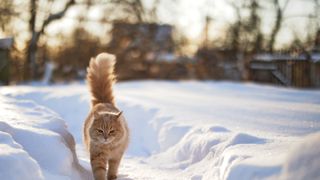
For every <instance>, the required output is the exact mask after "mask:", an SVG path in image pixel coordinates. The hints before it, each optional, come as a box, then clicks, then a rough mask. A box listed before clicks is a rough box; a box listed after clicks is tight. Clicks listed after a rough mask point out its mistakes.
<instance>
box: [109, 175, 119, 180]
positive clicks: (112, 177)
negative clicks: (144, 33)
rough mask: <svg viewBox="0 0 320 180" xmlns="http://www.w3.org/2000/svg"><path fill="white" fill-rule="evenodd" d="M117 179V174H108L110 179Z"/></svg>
mask: <svg viewBox="0 0 320 180" xmlns="http://www.w3.org/2000/svg"><path fill="white" fill-rule="evenodd" d="M114 179H117V175H108V180H114Z"/></svg>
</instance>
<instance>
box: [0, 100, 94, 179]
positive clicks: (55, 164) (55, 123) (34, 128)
mask: <svg viewBox="0 0 320 180" xmlns="http://www.w3.org/2000/svg"><path fill="white" fill-rule="evenodd" d="M0 106H1V119H0V147H1V148H0V162H1V164H0V179H10V180H11V179H12V180H15V179H16V180H19V179H33V180H34V179H57V178H58V179H81V178H85V179H88V178H89V173H88V171H86V170H85V169H83V168H82V167H81V166H80V165H79V163H78V159H77V156H76V154H75V142H74V139H73V137H72V135H71V134H70V133H69V132H68V131H67V127H66V125H65V122H64V121H63V120H62V119H61V118H59V116H58V115H57V114H56V113H54V112H52V111H50V110H48V109H47V108H45V107H42V106H39V105H37V104H36V103H34V102H33V101H30V100H28V101H24V100H19V101H17V100H13V99H9V98H7V97H3V96H1V97H0Z"/></svg>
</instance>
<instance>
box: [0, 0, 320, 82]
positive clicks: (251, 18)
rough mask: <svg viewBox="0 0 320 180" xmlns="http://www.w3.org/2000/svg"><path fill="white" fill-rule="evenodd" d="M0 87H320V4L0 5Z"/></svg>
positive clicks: (287, 0)
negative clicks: (108, 67)
mask: <svg viewBox="0 0 320 180" xmlns="http://www.w3.org/2000/svg"><path fill="white" fill-rule="evenodd" d="M0 25H1V26H0V83H1V84H17V83H21V82H26V81H42V82H44V83H54V82H68V81H73V80H79V79H80V80H81V79H84V78H85V75H86V67H87V65H88V62H89V60H90V58H91V57H93V56H95V55H97V54H98V53H100V52H104V51H106V52H109V53H113V54H115V55H116V56H117V65H116V72H117V74H118V80H119V81H124V80H136V79H168V80H185V79H193V80H230V81H253V82H258V83H268V84H274V85H281V86H290V87H299V88H319V87H320V0H197V1H195V0H1V1H0Z"/></svg>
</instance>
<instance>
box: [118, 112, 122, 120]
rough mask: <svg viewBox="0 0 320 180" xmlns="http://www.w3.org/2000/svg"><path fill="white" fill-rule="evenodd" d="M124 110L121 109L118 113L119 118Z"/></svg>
mask: <svg viewBox="0 0 320 180" xmlns="http://www.w3.org/2000/svg"><path fill="white" fill-rule="evenodd" d="M122 113H123V111H120V112H119V113H118V114H117V119H118V118H119V117H120V116H121V115H122Z"/></svg>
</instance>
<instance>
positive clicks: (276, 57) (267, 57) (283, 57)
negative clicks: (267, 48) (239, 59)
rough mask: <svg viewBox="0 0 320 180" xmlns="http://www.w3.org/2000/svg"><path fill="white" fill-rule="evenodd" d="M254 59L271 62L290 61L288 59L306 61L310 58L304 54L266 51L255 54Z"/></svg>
mask: <svg viewBox="0 0 320 180" xmlns="http://www.w3.org/2000/svg"><path fill="white" fill-rule="evenodd" d="M253 59H254V60H256V61H265V62H270V61H288V60H293V61H305V60H307V59H308V58H307V56H306V55H304V54H300V55H290V54H269V53H264V54H257V55H255V56H254V58H253Z"/></svg>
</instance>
